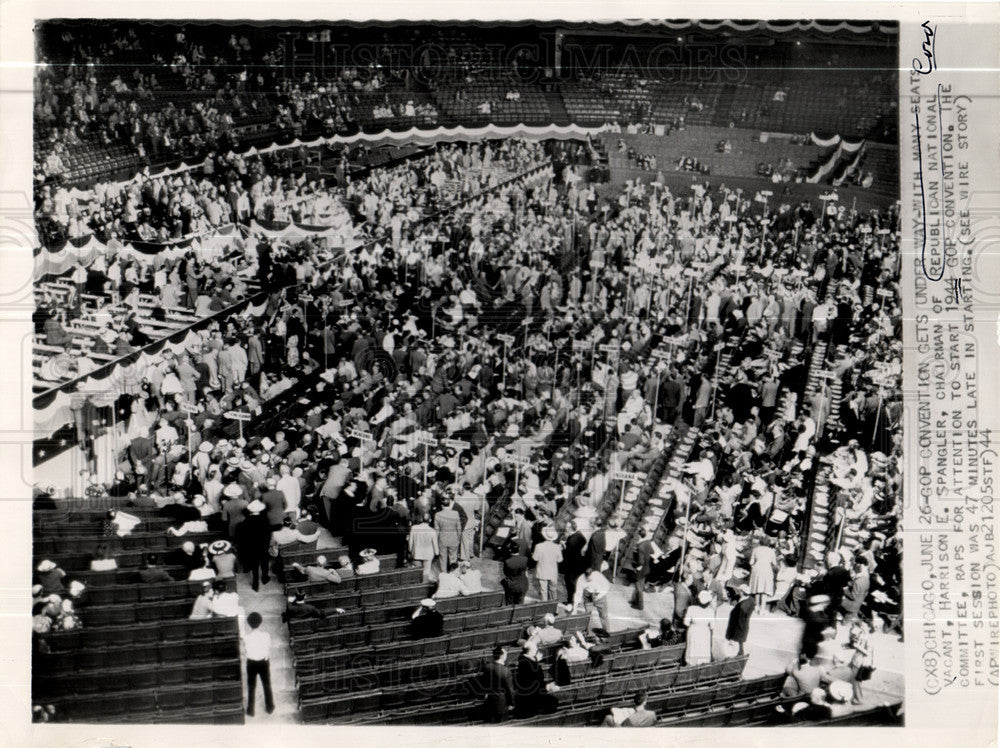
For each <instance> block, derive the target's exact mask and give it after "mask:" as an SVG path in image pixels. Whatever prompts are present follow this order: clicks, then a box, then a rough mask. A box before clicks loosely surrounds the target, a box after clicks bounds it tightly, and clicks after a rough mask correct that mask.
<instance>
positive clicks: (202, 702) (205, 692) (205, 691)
mask: <svg viewBox="0 0 1000 748" xmlns="http://www.w3.org/2000/svg"><path fill="white" fill-rule="evenodd" d="M184 703H185V706H186V707H187V708H188V709H200V708H203V707H207V706H212V704H213V703H214V693H213V689H212V688H211V687H210V686H209V687H207V688H206V687H199V688H191V689H188V691H187V693H186V694H185V698H184Z"/></svg>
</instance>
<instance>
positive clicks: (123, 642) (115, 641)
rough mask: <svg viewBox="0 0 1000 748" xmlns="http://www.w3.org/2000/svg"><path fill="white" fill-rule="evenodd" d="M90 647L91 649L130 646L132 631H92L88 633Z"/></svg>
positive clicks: (108, 629)
mask: <svg viewBox="0 0 1000 748" xmlns="http://www.w3.org/2000/svg"><path fill="white" fill-rule="evenodd" d="M90 633H91V636H90V642H91V644H90V646H93V647H101V648H107V647H115V646H128V645H131V644H132V633H133V631H132V629H130V628H112V627H108V628H104V629H94V630H93V631H91V632H90Z"/></svg>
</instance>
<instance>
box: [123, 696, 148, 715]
mask: <svg viewBox="0 0 1000 748" xmlns="http://www.w3.org/2000/svg"><path fill="white" fill-rule="evenodd" d="M124 700H125V712H126V713H127V714H128V715H130V716H136V715H141V714H145V713H149V712H155V711H156V697H155V695H154V694H153V692H152V691H149V690H147V691H137V692H133V693H129V694H126V695H125V697H124Z"/></svg>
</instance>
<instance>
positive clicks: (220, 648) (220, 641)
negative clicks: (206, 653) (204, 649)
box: [209, 637, 240, 660]
mask: <svg viewBox="0 0 1000 748" xmlns="http://www.w3.org/2000/svg"><path fill="white" fill-rule="evenodd" d="M209 646H210V648H211V652H212V657H213V658H214V659H217V660H221V659H228V658H232V657H239V654H240V643H239V639H237V638H236V637H233V638H231V639H230V638H217V639H212V640H211V642H210V645H209Z"/></svg>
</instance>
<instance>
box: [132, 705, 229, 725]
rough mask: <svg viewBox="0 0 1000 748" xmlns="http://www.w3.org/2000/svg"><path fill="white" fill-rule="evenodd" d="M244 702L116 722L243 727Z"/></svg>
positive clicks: (144, 715)
mask: <svg viewBox="0 0 1000 748" xmlns="http://www.w3.org/2000/svg"><path fill="white" fill-rule="evenodd" d="M244 714H245V713H244V711H243V702H242V701H240V702H238V703H236V702H234V703H232V704H224V705H221V706H217V707H212V708H197V709H192V708H185V709H184V710H183V711H176V712H175V711H168V712H139V713H137V714H122V715H116V716H115V718H114V720H113V721H114V722H115V723H116V724H117V723H123V722H124V723H139V724H183V725H242V724H244V722H245V717H244Z"/></svg>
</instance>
